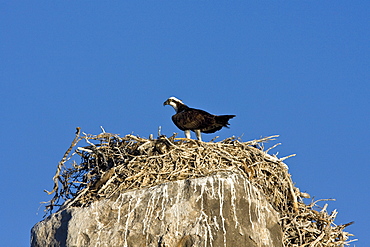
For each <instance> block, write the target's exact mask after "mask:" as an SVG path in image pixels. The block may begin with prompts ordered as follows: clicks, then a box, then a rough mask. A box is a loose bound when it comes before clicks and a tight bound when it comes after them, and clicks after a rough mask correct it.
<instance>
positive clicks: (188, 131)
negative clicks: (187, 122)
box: [184, 130, 190, 139]
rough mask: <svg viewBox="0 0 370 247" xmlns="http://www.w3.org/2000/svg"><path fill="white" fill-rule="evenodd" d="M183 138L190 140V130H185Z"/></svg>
mask: <svg viewBox="0 0 370 247" xmlns="http://www.w3.org/2000/svg"><path fill="white" fill-rule="evenodd" d="M184 132H185V137H186V138H188V139H190V130H185V131H184Z"/></svg>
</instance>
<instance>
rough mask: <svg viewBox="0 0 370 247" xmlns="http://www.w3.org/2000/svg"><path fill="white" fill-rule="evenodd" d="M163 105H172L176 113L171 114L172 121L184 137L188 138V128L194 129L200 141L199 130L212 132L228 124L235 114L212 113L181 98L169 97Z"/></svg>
mask: <svg viewBox="0 0 370 247" xmlns="http://www.w3.org/2000/svg"><path fill="white" fill-rule="evenodd" d="M163 105H170V106H172V107H173V108H174V109H175V111H176V114H175V115H173V116H172V121H173V123H174V124H175V125H176V126H177V128H179V129H180V130H182V131H184V132H185V136H186V138H188V139H190V130H191V131H194V132H195V134H196V136H197V139H198V140H199V141H202V136H201V132H203V133H214V132H216V131H218V130H220V129H222V127H227V128H228V125H229V119H231V118H233V117H235V115H220V116H216V115H212V114H210V113H208V112H206V111H203V110H199V109H194V108H190V107H188V106H187V105H185V104H184V103H182V101H181V100H179V99H177V98H175V97H171V98H169V99H167V100H166V101H165V102H164V103H163Z"/></svg>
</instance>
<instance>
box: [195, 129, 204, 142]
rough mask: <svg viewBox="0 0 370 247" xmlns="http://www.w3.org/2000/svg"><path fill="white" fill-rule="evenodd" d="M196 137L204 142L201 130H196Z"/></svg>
mask: <svg viewBox="0 0 370 247" xmlns="http://www.w3.org/2000/svg"><path fill="white" fill-rule="evenodd" d="M194 132H195V135H196V136H197V139H198V140H199V141H202V134H201V133H200V130H194Z"/></svg>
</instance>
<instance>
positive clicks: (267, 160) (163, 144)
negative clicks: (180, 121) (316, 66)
mask: <svg viewBox="0 0 370 247" xmlns="http://www.w3.org/2000/svg"><path fill="white" fill-rule="evenodd" d="M276 137H277V136H270V137H265V138H261V139H259V140H253V141H248V142H242V141H240V140H239V139H238V138H235V137H231V138H227V139H225V140H223V141H220V142H213V141H211V142H199V141H195V140H189V139H183V138H176V135H173V136H171V137H166V136H163V135H162V136H159V137H158V138H157V139H153V138H149V139H146V138H141V137H137V136H134V135H126V136H125V137H119V136H118V135H115V134H110V133H105V132H104V131H103V133H101V134H99V135H89V134H85V133H83V135H81V133H80V128H77V132H76V137H75V139H74V140H73V141H72V144H71V146H70V148H69V149H68V150H67V152H66V153H65V155H64V157H63V159H62V160H61V161H60V162H59V165H58V167H57V172H56V174H55V176H54V178H53V180H54V188H53V190H52V191H51V192H48V191H46V192H47V193H48V194H54V196H53V198H52V200H50V201H49V202H47V203H46V212H47V213H52V211H53V210H54V209H55V208H56V209H64V208H68V207H72V206H73V207H83V206H87V205H89V204H90V203H92V202H94V201H97V200H100V199H103V198H112V197H115V196H117V194H119V193H121V192H125V191H128V190H133V189H139V188H144V187H150V186H154V185H157V184H161V183H165V182H168V181H176V180H181V179H189V178H196V177H203V176H207V175H210V174H213V173H215V172H219V171H225V170H228V171H230V170H234V171H239V172H242V173H243V174H245V176H246V177H247V179H248V180H249V181H250V182H251V183H252V184H253V185H254V186H255V187H257V188H259V189H260V190H261V191H262V192H263V193H264V194H265V196H266V198H267V200H268V201H269V202H270V204H271V205H272V206H273V207H274V208H275V210H276V211H277V212H279V214H280V224H281V226H282V229H283V232H284V237H283V242H284V246H289V247H290V246H308V247H313V246H345V245H349V243H350V242H352V241H355V240H349V238H350V236H353V235H352V234H350V233H348V232H345V231H344V228H345V227H346V226H348V225H350V224H352V223H353V222H351V223H348V224H344V225H336V224H335V223H334V220H335V217H336V215H337V211H336V210H334V211H333V212H331V213H330V214H329V213H328V212H327V206H328V205H327V204H325V205H324V206H323V207H321V208H320V207H319V206H318V205H317V201H316V202H311V203H310V204H308V205H307V204H305V203H304V200H303V198H307V197H309V195H308V194H306V193H301V192H300V191H299V189H298V188H297V187H295V186H294V184H293V182H292V180H291V176H290V174H289V173H288V167H287V166H286V164H285V163H284V162H283V161H284V160H285V159H286V158H289V157H290V156H294V155H290V156H287V157H284V158H277V157H276V156H275V155H270V154H268V151H269V150H270V149H272V148H274V147H275V146H277V145H278V144H276V145H274V146H272V147H271V148H269V149H267V150H264V143H265V142H267V141H271V140H274V138H276ZM83 140H84V141H85V142H86V143H87V144H88V146H85V147H77V148H76V146H77V144H78V143H79V142H80V141H83ZM75 155H78V156H80V157H81V162H80V163H79V164H78V163H76V162H75V161H72V162H70V163H71V164H69V165H67V164H66V163H67V161H69V160H71V158H72V157H73V156H75Z"/></svg>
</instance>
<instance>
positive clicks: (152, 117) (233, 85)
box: [0, 0, 370, 246]
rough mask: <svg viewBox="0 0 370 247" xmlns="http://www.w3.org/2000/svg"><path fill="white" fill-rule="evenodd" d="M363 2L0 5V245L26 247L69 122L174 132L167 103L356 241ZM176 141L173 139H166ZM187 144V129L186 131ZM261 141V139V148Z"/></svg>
mask: <svg viewBox="0 0 370 247" xmlns="http://www.w3.org/2000/svg"><path fill="white" fill-rule="evenodd" d="M369 13H370V2H369V1H338V0H336V1H10V0H8V1H6V0H4V1H0V82H1V90H0V110H1V116H2V117H1V120H0V121H1V128H0V134H1V142H0V145H1V148H0V150H1V151H0V152H1V171H2V176H1V179H0V192H1V201H2V202H1V203H0V212H1V224H0V237H1V244H0V245H1V246H28V245H29V238H30V230H31V227H32V226H33V225H34V224H36V223H37V222H38V221H40V220H42V216H43V214H44V213H43V208H42V207H40V202H41V201H47V200H50V199H51V197H50V196H48V195H47V194H46V193H44V192H43V190H44V189H47V190H51V189H52V186H53V183H52V177H53V175H54V173H55V169H56V166H57V163H58V161H59V160H60V159H61V158H62V156H63V154H64V152H65V151H66V150H67V149H68V147H69V145H70V143H71V141H72V139H73V138H74V133H75V128H76V127H77V126H79V127H81V128H82V131H84V132H86V133H92V134H98V133H100V132H101V130H100V126H103V127H104V128H105V130H106V131H107V132H111V133H117V134H121V135H126V134H130V133H133V134H135V135H139V136H143V137H148V136H149V134H151V133H153V134H154V135H155V136H156V134H157V130H158V126H162V133H163V134H166V135H168V136H169V135H172V133H173V132H179V130H178V129H176V127H175V126H174V124H173V123H172V121H171V115H172V114H173V113H174V110H173V109H172V108H171V107H169V106H167V107H164V106H163V105H162V104H163V102H164V101H165V100H166V99H167V98H168V97H170V96H176V97H178V98H180V99H182V100H183V101H184V103H186V104H188V105H189V106H192V107H196V108H201V109H204V110H207V111H209V112H211V113H214V114H235V115H237V117H236V118H234V119H232V120H231V121H230V123H231V128H230V129H225V130H222V131H220V132H217V133H216V134H209V135H205V134H203V139H204V140H205V141H209V140H211V139H212V138H213V137H215V136H217V135H219V136H220V140H221V139H223V138H226V137H229V136H232V135H234V136H242V140H244V141H248V140H251V139H256V138H260V137H263V136H269V135H274V134H278V135H280V138H279V139H278V140H277V141H276V142H281V143H282V145H281V146H279V147H278V148H276V149H274V150H273V151H272V153H276V152H279V156H280V157H282V156H286V155H290V154H293V153H295V154H297V156H296V157H293V158H290V159H288V160H287V161H286V163H287V164H288V165H289V167H290V172H291V174H292V178H293V181H294V182H295V183H296V186H297V187H299V188H300V189H301V190H302V191H305V192H308V193H309V194H311V195H312V196H315V198H316V199H323V198H335V199H336V201H335V202H329V205H330V206H329V210H334V209H337V210H338V211H339V214H338V217H337V220H336V223H338V224H343V223H348V222H350V221H355V224H354V225H352V226H350V227H348V228H347V230H348V231H350V232H352V233H354V234H355V235H356V238H359V241H358V242H357V243H355V245H353V246H365V245H367V244H368V243H369V242H370V235H369V222H370V215H369V205H370V194H369V189H370V179H369V174H370V164H369V163H370V162H369V153H370V148H369V140H370V117H369V116H370V100H369V96H370V77H369V75H370V72H369V54H370V53H369V41H370V39H369V36H370V35H369V30H370V25H369ZM179 136H183V133H179ZM192 136H193V137H194V135H192ZM271 144H274V143H271Z"/></svg>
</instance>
